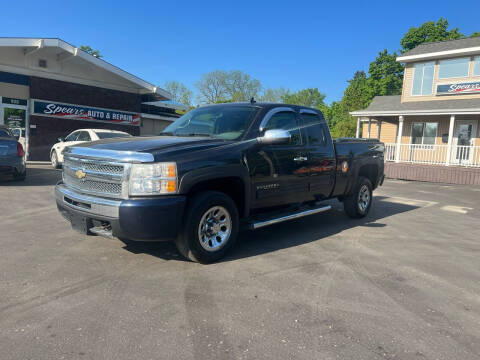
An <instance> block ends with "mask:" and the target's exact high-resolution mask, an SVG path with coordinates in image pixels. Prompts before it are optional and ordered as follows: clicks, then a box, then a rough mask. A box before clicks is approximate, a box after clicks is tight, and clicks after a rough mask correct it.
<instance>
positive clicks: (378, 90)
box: [368, 49, 403, 98]
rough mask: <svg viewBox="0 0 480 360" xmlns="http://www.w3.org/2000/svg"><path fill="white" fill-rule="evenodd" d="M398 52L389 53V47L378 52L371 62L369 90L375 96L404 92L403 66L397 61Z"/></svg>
mask: <svg viewBox="0 0 480 360" xmlns="http://www.w3.org/2000/svg"><path fill="white" fill-rule="evenodd" d="M396 59H397V53H395V52H394V53H393V54H389V53H388V52H387V49H385V50H383V51H381V52H379V53H378V56H377V58H376V59H375V60H374V61H372V62H371V63H370V66H369V68H368V73H369V75H370V77H369V79H368V82H369V91H370V92H371V93H370V96H371V97H372V98H373V97H374V96H378V95H399V94H401V93H402V84H403V66H402V64H400V63H399V62H397V60H396Z"/></svg>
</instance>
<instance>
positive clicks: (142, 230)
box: [55, 182, 186, 241]
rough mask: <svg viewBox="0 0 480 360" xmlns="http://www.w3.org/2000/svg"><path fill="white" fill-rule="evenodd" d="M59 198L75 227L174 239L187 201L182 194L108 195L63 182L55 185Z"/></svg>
mask: <svg viewBox="0 0 480 360" xmlns="http://www.w3.org/2000/svg"><path fill="white" fill-rule="evenodd" d="M55 198H56V201H57V207H58V210H59V211H60V212H61V214H62V215H63V216H64V217H65V218H66V219H67V220H69V221H70V223H71V224H72V227H73V228H74V229H75V230H77V231H80V232H82V233H85V234H92V233H97V234H102V235H107V236H110V235H111V236H115V237H118V238H123V239H128V240H136V241H168V240H174V239H175V238H176V237H177V235H178V230H179V228H180V226H181V221H182V215H183V210H184V207H185V202H186V197H185V196H181V195H177V196H158V197H149V198H134V199H129V200H113V199H105V198H101V197H94V196H90V195H85V194H81V193H79V192H77V191H73V190H71V189H70V188H68V187H67V186H66V185H65V184H63V183H62V182H60V183H58V184H57V185H56V186H55ZM99 228H101V229H103V230H102V231H100V232H99V231H97V230H98V229H99Z"/></svg>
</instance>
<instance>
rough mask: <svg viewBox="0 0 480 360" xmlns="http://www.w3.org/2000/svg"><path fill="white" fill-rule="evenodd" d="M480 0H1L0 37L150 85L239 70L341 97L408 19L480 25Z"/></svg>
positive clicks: (394, 45) (468, 27) (394, 44)
mask: <svg viewBox="0 0 480 360" xmlns="http://www.w3.org/2000/svg"><path fill="white" fill-rule="evenodd" d="M479 12H480V1H478V0H473V1H461V2H460V1H451V0H450V1H426V0H422V1H411V0H407V1H401V2H400V1H397V2H390V1H370V2H367V1H358V0H357V1H328V2H327V1H325V2H323V1H320V0H317V1H303V0H297V1H282V0H276V1H261V0H257V1H250V0H243V1H225V0H224V1H208V0H203V1H179V0H177V1H169V2H166V1H124V0H116V1H100V0H97V1H90V0H82V1H76V2H70V1H22V0H16V1H8V2H5V3H4V4H2V21H1V23H0V28H1V32H0V34H1V35H0V36H25V37H59V38H61V39H63V40H65V41H67V42H69V43H71V44H73V45H76V46H80V45H83V44H88V45H90V46H92V48H95V49H99V50H100V51H101V53H102V54H103V56H104V59H105V60H107V61H109V62H111V63H113V64H114V65H117V66H119V67H121V68H123V69H124V70H127V71H129V72H131V73H133V74H135V75H137V76H139V77H141V78H143V79H145V80H147V81H149V82H151V83H154V84H157V85H163V84H164V83H165V81H167V80H178V81H181V82H183V83H185V84H186V85H187V86H189V87H190V88H192V90H195V89H194V84H195V82H196V81H197V80H198V79H199V78H200V77H201V75H202V74H203V73H205V72H208V71H212V70H215V69H225V70H232V69H239V70H242V71H244V72H246V73H248V74H250V75H251V76H253V77H255V78H257V79H259V80H260V81H261V82H262V84H263V85H264V87H279V86H283V87H285V88H289V89H291V90H299V89H302V88H306V87H318V88H319V89H320V91H322V92H324V93H326V94H327V98H326V100H327V102H331V101H333V100H338V99H340V98H341V96H342V93H343V90H344V89H345V86H346V84H347V80H348V79H350V78H351V77H352V75H353V73H354V72H355V71H356V70H362V69H363V70H367V69H368V65H369V63H370V62H371V61H372V60H373V59H374V58H375V56H376V54H377V53H378V52H379V51H380V50H382V49H384V48H387V49H389V51H393V50H397V49H398V48H399V47H400V45H399V41H400V39H401V37H402V36H403V34H404V33H405V32H407V31H408V29H409V28H410V27H412V26H418V25H420V24H422V23H423V22H425V21H428V20H437V19H438V18H440V17H442V16H443V17H446V18H447V19H448V20H449V22H450V25H451V26H452V27H459V28H460V31H461V32H463V33H465V34H468V35H469V34H470V33H472V32H474V31H480V23H479V21H478V14H479Z"/></svg>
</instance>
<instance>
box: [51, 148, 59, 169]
mask: <svg viewBox="0 0 480 360" xmlns="http://www.w3.org/2000/svg"><path fill="white" fill-rule="evenodd" d="M50 162H51V163H52V167H53V168H54V169H58V168H60V165H59V163H58V156H57V152H56V151H52V154H51V155H50Z"/></svg>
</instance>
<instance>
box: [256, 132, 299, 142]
mask: <svg viewBox="0 0 480 360" xmlns="http://www.w3.org/2000/svg"><path fill="white" fill-rule="evenodd" d="M291 139H292V135H291V134H290V132H289V131H287V130H283V129H275V130H267V131H265V134H264V135H263V136H262V137H259V138H257V141H258V143H259V144H264V145H273V144H287V143H289V142H290V140H291Z"/></svg>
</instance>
